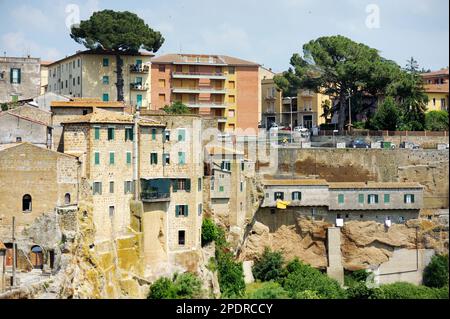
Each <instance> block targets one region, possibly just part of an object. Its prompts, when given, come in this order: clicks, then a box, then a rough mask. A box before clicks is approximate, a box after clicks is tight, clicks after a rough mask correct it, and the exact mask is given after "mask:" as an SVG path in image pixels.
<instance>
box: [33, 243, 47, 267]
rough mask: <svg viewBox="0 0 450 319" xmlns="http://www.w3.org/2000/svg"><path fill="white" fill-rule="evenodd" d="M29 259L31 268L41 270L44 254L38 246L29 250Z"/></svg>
mask: <svg viewBox="0 0 450 319" xmlns="http://www.w3.org/2000/svg"><path fill="white" fill-rule="evenodd" d="M30 257H31V258H30V259H31V264H32V265H33V268H34V269H42V267H43V266H44V254H43V250H42V248H41V247H39V246H33V247H32V248H31V254H30Z"/></svg>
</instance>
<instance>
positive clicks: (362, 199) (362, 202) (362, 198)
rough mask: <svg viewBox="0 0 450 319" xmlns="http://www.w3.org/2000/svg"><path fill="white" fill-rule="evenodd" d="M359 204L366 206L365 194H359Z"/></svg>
mask: <svg viewBox="0 0 450 319" xmlns="http://www.w3.org/2000/svg"><path fill="white" fill-rule="evenodd" d="M358 202H359V203H360V204H364V194H359V195H358Z"/></svg>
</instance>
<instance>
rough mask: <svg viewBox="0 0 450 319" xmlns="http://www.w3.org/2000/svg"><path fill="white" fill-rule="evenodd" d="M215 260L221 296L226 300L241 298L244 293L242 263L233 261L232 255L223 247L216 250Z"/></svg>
mask: <svg viewBox="0 0 450 319" xmlns="http://www.w3.org/2000/svg"><path fill="white" fill-rule="evenodd" d="M216 260H217V270H218V273H219V276H218V277H219V285H220V291H221V292H222V295H223V296H224V297H227V298H236V297H241V296H242V295H243V293H244V291H245V282H244V270H243V268H242V262H237V261H234V257H233V254H232V253H231V252H229V251H227V249H226V248H224V247H217V248H216Z"/></svg>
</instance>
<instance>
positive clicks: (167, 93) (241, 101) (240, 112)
mask: <svg viewBox="0 0 450 319" xmlns="http://www.w3.org/2000/svg"><path fill="white" fill-rule="evenodd" d="M151 73H152V76H151V77H152V109H153V110H159V109H161V108H163V107H164V106H165V105H168V104H171V103H173V102H175V101H181V102H182V103H184V104H186V105H187V106H188V107H189V108H190V109H191V110H192V113H193V114H198V115H202V116H210V117H215V118H216V119H217V120H218V128H219V130H221V131H227V132H232V133H233V132H236V133H238V134H240V135H244V133H243V131H245V130H248V131H247V135H256V133H257V129H258V121H259V114H258V113H259V109H260V106H259V105H260V104H259V102H260V75H259V65H258V64H256V63H253V62H250V61H245V60H242V59H238V58H234V57H229V56H225V55H200V54H166V55H163V56H160V57H156V58H153V59H152V66H151ZM237 129H239V130H237Z"/></svg>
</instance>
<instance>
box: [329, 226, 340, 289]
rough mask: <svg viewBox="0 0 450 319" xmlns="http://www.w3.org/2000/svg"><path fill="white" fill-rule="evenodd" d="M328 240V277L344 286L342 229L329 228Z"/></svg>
mask: <svg viewBox="0 0 450 319" xmlns="http://www.w3.org/2000/svg"><path fill="white" fill-rule="evenodd" d="M327 240H328V250H327V252H328V267H327V275H328V276H330V277H331V278H333V279H336V280H337V281H338V282H339V283H340V284H341V286H342V285H344V267H343V266H342V254H341V229H340V228H339V227H329V228H328V229H327Z"/></svg>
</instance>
